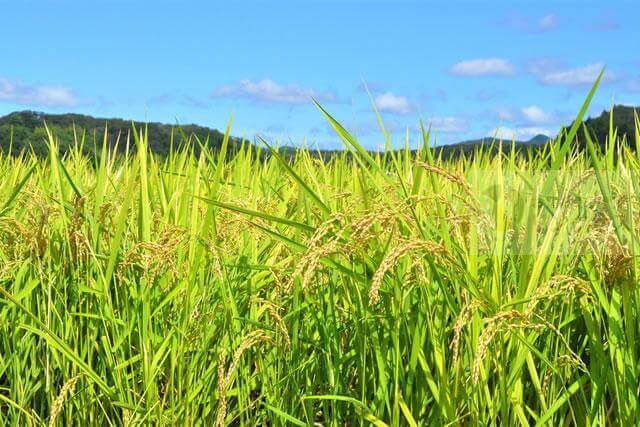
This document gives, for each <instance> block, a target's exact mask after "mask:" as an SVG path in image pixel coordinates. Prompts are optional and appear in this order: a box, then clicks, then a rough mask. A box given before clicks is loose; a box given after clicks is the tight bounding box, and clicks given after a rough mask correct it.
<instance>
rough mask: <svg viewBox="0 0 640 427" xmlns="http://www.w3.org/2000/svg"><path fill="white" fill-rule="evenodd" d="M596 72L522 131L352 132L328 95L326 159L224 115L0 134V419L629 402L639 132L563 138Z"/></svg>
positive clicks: (582, 412)
mask: <svg viewBox="0 0 640 427" xmlns="http://www.w3.org/2000/svg"><path fill="white" fill-rule="evenodd" d="M594 90H595V87H594ZM592 95H593V91H592V93H591V94H590V96H589V98H588V100H587V102H586V103H585V107H584V108H583V109H582V111H581V112H580V113H579V114H578V117H577V119H576V121H575V124H574V126H573V127H572V128H571V129H570V130H569V131H568V132H567V133H565V134H562V135H559V136H558V138H557V139H556V140H555V141H554V142H553V143H551V144H549V145H548V146H546V147H544V148H543V149H541V150H539V151H536V152H529V153H524V154H521V155H519V154H517V153H515V152H510V153H509V154H498V155H495V156H494V155H491V154H490V153H489V152H488V151H485V150H484V149H482V148H479V149H478V151H477V152H476V153H475V155H474V156H471V157H464V156H462V157H459V158H457V159H452V160H446V161H445V160H443V159H442V158H440V157H438V156H437V154H434V153H437V152H434V151H432V150H431V148H430V140H431V135H430V133H429V132H428V131H426V130H425V131H424V132H423V135H422V136H423V141H422V143H421V146H420V148H419V149H418V151H417V152H415V153H414V152H411V151H410V150H409V149H408V148H406V149H404V150H399V151H392V150H390V149H387V150H385V151H384V152H379V153H371V152H367V151H366V150H364V148H363V147H362V146H361V145H360V144H359V143H358V141H357V139H356V138H355V137H353V136H352V135H351V134H350V133H349V132H348V131H347V130H346V129H345V128H344V127H343V126H342V125H340V123H339V122H338V121H337V120H335V119H334V118H333V117H332V116H331V115H330V114H329V113H328V112H327V111H325V110H324V109H322V107H320V113H321V114H323V115H325V117H326V119H327V120H328V122H329V123H330V125H331V126H332V127H333V128H334V129H335V130H336V135H337V137H339V138H340V139H342V140H343V142H344V144H345V149H346V151H345V154H343V155H339V156H336V157H334V158H332V159H331V160H329V161H328V162H325V161H322V160H320V159H318V158H316V157H314V156H313V153H311V152H309V151H307V150H300V151H298V152H297V153H296V154H295V157H294V158H292V159H284V158H283V157H282V156H281V155H280V154H279V151H278V150H277V149H276V148H272V147H270V146H269V145H268V144H267V145H265V146H264V148H259V147H256V146H254V145H252V144H248V143H245V144H243V145H242V146H241V147H238V149H237V150H236V151H235V154H233V155H231V156H230V157H227V155H226V153H227V149H226V148H227V147H226V144H228V143H229V138H228V135H229V133H230V126H229V127H227V132H226V135H227V136H226V138H225V143H224V144H225V146H224V147H223V149H222V150H219V151H217V152H213V151H211V150H208V149H206V148H205V147H206V144H204V143H203V142H202V141H198V140H192V141H191V145H188V146H187V147H186V148H184V149H181V150H177V151H176V150H174V151H172V152H171V153H170V154H169V155H168V156H167V157H159V156H155V155H152V154H151V153H150V152H148V149H147V144H148V140H147V136H146V135H145V132H144V129H135V130H134V131H133V132H132V134H131V140H130V141H124V142H123V143H125V142H126V143H127V144H128V145H130V146H131V147H132V148H131V149H130V150H129V151H127V154H126V155H117V154H115V150H114V149H113V148H112V147H109V146H108V145H107V144H106V143H105V144H103V146H102V150H101V152H100V155H99V156H97V158H96V159H90V158H87V157H86V156H83V155H82V154H81V153H82V150H81V146H82V144H83V143H84V142H83V141H82V140H80V141H76V147H77V148H76V149H73V150H70V151H68V152H66V154H64V155H62V156H61V155H59V154H58V149H57V144H58V141H57V139H56V135H54V134H52V133H49V135H48V139H49V145H50V150H49V156H48V158H46V159H38V158H36V157H34V156H31V155H30V154H29V153H24V154H23V155H21V156H17V157H10V156H7V155H0V173H1V175H2V177H3V179H2V180H1V181H0V257H1V263H0V420H2V424H4V425H11V426H25V425H29V426H40V425H51V426H53V425H112V426H134V425H206V426H209V425H238V426H255V425H283V426H284V425H300V426H305V425H330V426H339V425H363V426H366V425H376V426H387V425H389V426H404V425H409V426H418V425H554V426H555V425H609V424H612V425H633V424H635V423H636V422H637V420H638V419H639V417H640V409H639V397H640V394H639V393H640V390H639V384H640V381H639V380H640V378H639V374H640V371H639V368H640V365H639V363H638V361H639V360H640V359H639V357H638V354H639V353H640V345H639V344H638V340H637V333H638V332H637V331H638V328H639V327H640V320H639V317H638V310H639V308H640V305H639V302H640V294H639V290H638V287H637V284H638V273H639V272H640V264H639V260H638V256H637V254H638V251H639V250H640V234H639V233H638V222H640V197H639V196H638V195H639V194H640V174H639V173H638V170H639V169H638V166H639V163H640V157H639V156H638V154H637V153H635V152H631V151H630V150H628V149H627V148H625V145H624V144H617V143H618V142H622V141H620V138H618V137H617V135H616V134H615V130H614V129H613V127H612V129H611V138H610V140H609V141H607V144H608V146H609V150H607V151H606V152H601V151H600V150H599V149H598V146H597V144H596V143H595V142H594V141H591V140H588V141H587V143H588V147H589V150H588V151H587V152H581V151H578V150H576V149H574V148H573V145H572V144H571V142H572V141H573V140H574V138H575V136H576V134H577V132H578V130H579V128H578V124H579V123H580V122H581V120H582V117H583V115H584V113H585V111H586V107H587V105H588V101H589V100H590V98H591V96H592ZM636 121H637V119H636ZM639 130H640V123H637V126H636V133H635V135H634V136H629V137H635V139H636V140H640V135H639ZM382 132H383V135H385V136H386V133H385V132H384V128H383V130H382ZM587 137H588V134H587ZM196 147H198V148H199V149H198V151H197V152H198V153H199V154H198V155H196V154H195V153H196V150H195V148H196ZM347 152H349V153H350V156H347ZM265 154H267V155H265Z"/></svg>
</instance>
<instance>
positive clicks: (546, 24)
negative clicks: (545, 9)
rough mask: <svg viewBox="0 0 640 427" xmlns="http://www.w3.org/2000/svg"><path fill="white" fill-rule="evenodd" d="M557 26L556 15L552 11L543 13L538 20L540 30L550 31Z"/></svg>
mask: <svg viewBox="0 0 640 427" xmlns="http://www.w3.org/2000/svg"><path fill="white" fill-rule="evenodd" d="M557 27H558V16H557V15H556V14H554V13H551V14H549V15H545V16H543V17H542V18H540V20H539V21H538V29H539V30H540V31H550V30H554V29H555V28H557Z"/></svg>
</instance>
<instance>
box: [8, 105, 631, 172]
mask: <svg viewBox="0 0 640 427" xmlns="http://www.w3.org/2000/svg"><path fill="white" fill-rule="evenodd" d="M635 111H636V109H635V108H634V107H629V106H622V105H616V106H614V109H613V112H614V114H613V121H614V125H615V126H616V127H617V128H618V135H619V136H622V135H626V138H627V143H628V144H629V146H630V147H632V148H633V149H635V148H636V141H635V126H636V124H635ZM44 122H46V123H47V126H48V127H49V128H50V129H51V130H52V131H53V133H54V134H55V135H56V136H57V138H58V139H59V142H60V151H61V152H64V151H65V150H66V149H67V148H68V147H69V146H70V145H71V144H72V143H73V141H74V138H75V136H74V125H75V130H76V134H77V135H78V136H80V135H82V132H86V134H87V138H86V142H85V151H86V152H87V153H88V154H91V153H92V151H93V150H94V146H93V144H94V139H95V141H96V142H97V144H98V145H100V144H101V143H102V138H103V135H104V129H105V123H106V124H107V142H108V144H109V145H111V146H113V145H115V144H116V141H118V140H119V143H118V148H119V149H120V150H124V149H125V146H126V137H127V134H128V133H129V132H130V131H131V129H132V123H133V125H134V126H135V127H136V128H137V129H143V128H145V127H146V128H147V129H148V132H149V148H150V149H151V151H153V152H154V153H157V154H160V155H166V154H167V153H168V152H169V150H170V147H171V143H172V135H173V144H174V146H175V147H180V145H181V144H183V143H184V142H183V138H182V136H181V135H182V134H181V132H180V131H178V130H177V126H176V125H169V124H164V123H155V122H151V123H144V122H138V121H133V122H132V121H130V120H123V119H117V118H114V119H106V118H96V117H92V116H88V115H83V114H72V113H68V114H47V113H40V112H36V111H18V112H14V113H10V114H7V115H6V116H2V117H0V149H2V150H7V149H8V147H9V144H10V141H11V140H12V141H13V142H12V147H11V151H12V154H14V155H16V154H18V153H20V152H21V151H23V150H30V149H32V150H33V151H34V152H35V153H36V154H38V155H44V154H46V152H47V146H46V143H45V141H46V137H47V134H46V131H45V128H44ZM584 124H585V125H586V126H587V128H588V129H589V131H590V134H592V135H593V137H594V138H595V139H594V141H597V142H598V143H599V144H600V145H601V146H604V144H605V141H606V139H607V137H608V134H609V112H607V111H604V112H603V113H602V114H601V115H600V116H598V117H593V118H588V119H587V120H585V121H584ZM180 129H181V130H182V132H184V134H186V135H187V136H191V135H196V136H197V137H198V138H199V139H200V140H201V141H203V142H204V141H208V146H209V147H210V148H213V149H218V148H220V147H221V144H222V139H223V136H224V135H223V134H222V132H220V131H219V130H217V129H212V128H209V127H206V126H199V125H195V124H189V125H180ZM576 139H577V143H578V145H579V146H581V147H583V146H584V134H583V133H581V132H579V133H578V135H577V137H576ZM549 140H550V138H549V137H548V136H546V135H536V136H534V137H533V138H531V139H529V140H527V141H510V140H503V146H507V144H508V145H509V149H510V148H511V146H514V147H516V148H518V149H519V148H522V147H533V148H535V147H538V146H541V145H544V144H545V143H547V142H548V141H549ZM240 142H241V141H240V139H237V138H232V139H231V141H230V150H233V149H235V147H237V146H238V145H239V144H240ZM495 142H496V140H495V139H494V138H492V137H485V138H480V139H473V140H467V141H462V142H459V143H455V144H448V145H443V146H438V147H435V150H436V151H441V152H442V154H443V156H444V157H448V156H450V155H455V154H459V153H465V154H469V153H472V152H473V151H474V150H475V149H476V148H477V147H478V146H483V145H484V146H489V145H493V146H494V149H497V148H496V144H495ZM512 143H513V145H512ZM130 144H133V141H130ZM198 148H199V147H195V149H196V150H197V149H198ZM283 150H284V151H285V152H287V153H289V154H292V153H294V152H295V148H294V147H283ZM337 152H339V150H321V151H320V155H321V156H322V157H323V158H325V159H326V158H329V157H331V156H333V155H334V154H335V153H337Z"/></svg>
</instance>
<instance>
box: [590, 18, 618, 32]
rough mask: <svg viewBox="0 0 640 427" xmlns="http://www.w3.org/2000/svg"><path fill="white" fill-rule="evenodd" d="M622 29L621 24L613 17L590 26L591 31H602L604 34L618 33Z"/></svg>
mask: <svg viewBox="0 0 640 427" xmlns="http://www.w3.org/2000/svg"><path fill="white" fill-rule="evenodd" d="M620 28H621V25H620V22H619V21H618V20H617V19H616V18H614V17H612V16H607V17H604V18H602V19H600V20H599V21H596V22H594V23H593V24H591V25H590V26H589V29H590V30H591V31H602V32H608V31H617V30H619V29H620Z"/></svg>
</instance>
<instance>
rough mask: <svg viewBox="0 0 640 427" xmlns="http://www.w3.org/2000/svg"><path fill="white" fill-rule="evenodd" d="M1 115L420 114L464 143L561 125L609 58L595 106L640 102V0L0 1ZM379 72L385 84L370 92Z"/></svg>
mask: <svg viewBox="0 0 640 427" xmlns="http://www.w3.org/2000/svg"><path fill="white" fill-rule="evenodd" d="M0 8H1V10H2V12H1V18H0V19H1V22H0V40H2V41H3V43H2V47H3V49H2V50H3V52H2V55H1V57H0V114H6V113H8V112H11V111H15V110H23V109H33V110H38V111H47V112H67V111H73V112H79V113H87V114H92V115H96V116H100V117H124V118H131V119H138V120H149V121H162V122H169V123H173V122H176V121H178V122H180V123H198V124H202V125H207V126H211V127H215V128H223V127H224V125H225V123H226V122H227V120H228V118H229V116H230V114H232V113H233V117H234V124H233V134H235V135H238V136H246V137H249V138H253V136H254V135H256V134H262V135H264V136H265V137H267V138H270V139H272V140H278V141H280V143H282V144H300V143H302V142H303V141H305V142H306V143H307V144H308V145H310V146H319V147H322V148H333V147H336V146H339V145H340V143H339V142H338V139H337V137H336V136H335V135H334V134H333V133H332V132H331V130H330V128H329V127H328V126H327V124H326V122H325V121H324V119H323V117H322V115H321V114H320V113H319V112H318V110H317V109H316V108H315V107H314V106H313V105H312V103H311V101H310V98H311V97H315V98H317V99H318V100H319V101H320V102H321V103H322V104H323V105H324V106H325V108H326V109H327V110H328V111H330V112H331V113H332V114H333V115H334V116H335V117H336V118H337V119H338V120H340V121H341V122H343V123H344V124H345V126H346V127H347V128H348V129H350V130H352V131H353V132H354V133H355V134H356V135H357V136H358V137H359V138H360V139H361V140H362V141H363V142H364V143H365V144H366V145H367V146H368V147H371V148H375V147H377V146H379V145H380V144H381V142H382V137H381V134H380V131H379V129H378V128H377V125H376V119H375V115H374V114H373V112H372V102H374V103H376V105H377V106H378V108H379V109H380V110H381V112H382V115H383V118H384V121H385V123H386V125H387V127H388V130H390V131H391V132H392V134H393V139H394V142H396V143H402V140H403V137H404V134H405V132H406V130H408V131H409V134H410V136H411V138H412V140H414V141H416V142H417V138H416V136H417V128H418V125H419V120H420V119H423V120H424V121H425V123H427V124H429V123H430V124H431V125H432V127H433V129H434V131H435V134H436V135H437V140H438V141H439V142H441V143H450V142H457V141H461V140H465V139H468V138H475V137H482V136H487V135H492V134H494V133H495V132H496V128H498V127H499V128H500V132H501V134H502V135H503V136H512V135H515V136H516V137H518V138H519V139H528V138H530V137H531V136H533V135H534V134H536V133H548V134H554V133H555V132H556V131H557V129H558V128H559V127H560V126H561V125H562V124H564V123H567V122H569V121H570V120H571V118H572V115H574V114H575V113H576V111H577V110H578V109H579V107H580V105H581V103H582V101H583V100H584V98H585V95H586V93H587V91H588V89H589V86H590V84H591V82H593V80H594V79H595V76H596V75H597V73H598V72H599V71H600V69H601V67H602V66H603V65H605V64H606V66H607V74H606V76H605V82H604V84H603V86H602V88H601V89H600V91H599V93H598V95H597V97H596V98H595V100H594V103H593V107H592V109H591V113H592V114H597V113H599V112H600V111H602V110H603V109H605V108H607V109H608V107H609V106H610V105H611V104H612V103H614V102H615V103H622V104H633V105H640V49H638V48H639V47H640V30H639V29H638V23H639V22H640V7H638V6H637V4H636V2H634V1H631V0H616V1H608V2H603V1H597V2H596V1H572V0H571V1H570V0H565V1H534V0H529V1H486V2H479V1H420V2H419V1H380V0H379V1H365V0H351V1H349V0H346V1H331V0H324V1H321V0H310V1H304V2H301V1H297V2H293V1H291V2H288V1H287V2H285V1H256V0H254V1H226V2H211V1H209V2H204V1H203V2H196V1H181V2H178V1H163V0H160V1H154V2H143V1H135V0H132V1H113V0H111V1H107V0H104V1H82V2H81V1H70V0H66V1H65V0H59V1H52V0H40V1H35V0H32V1H22V2H18V1H7V0H0ZM363 82H366V84H367V86H368V87H369V90H370V92H371V97H372V98H373V100H372V99H371V98H370V97H369V94H368V93H367V92H366V91H365V90H363Z"/></svg>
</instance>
